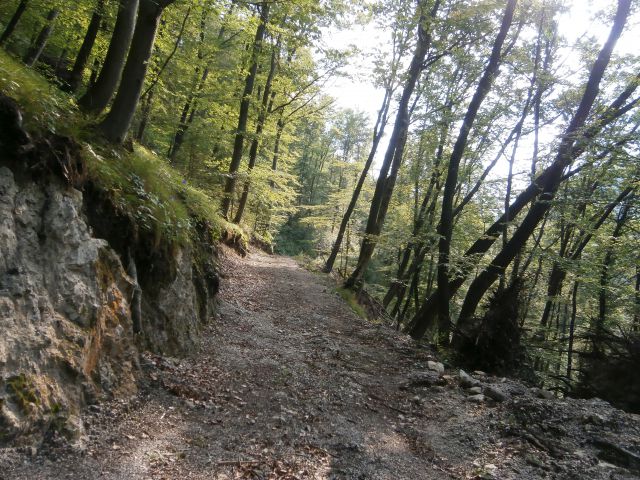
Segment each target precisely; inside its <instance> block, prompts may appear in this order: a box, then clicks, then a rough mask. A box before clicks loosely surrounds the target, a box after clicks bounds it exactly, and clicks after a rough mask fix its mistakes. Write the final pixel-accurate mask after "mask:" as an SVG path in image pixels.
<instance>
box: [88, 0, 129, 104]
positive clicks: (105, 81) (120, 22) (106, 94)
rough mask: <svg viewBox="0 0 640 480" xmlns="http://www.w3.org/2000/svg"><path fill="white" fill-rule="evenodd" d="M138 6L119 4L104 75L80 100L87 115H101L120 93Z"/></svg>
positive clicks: (104, 62)
mask: <svg viewBox="0 0 640 480" xmlns="http://www.w3.org/2000/svg"><path fill="white" fill-rule="evenodd" d="M138 2H139V0H120V2H119V3H118V15H117V17H116V23H115V25H114V27H113V34H112V35H111V41H110V42H109V48H108V49H107V55H106V56H105V58H104V61H103V62H102V69H101V70H100V75H98V79H97V80H96V82H95V83H94V84H92V85H91V86H90V87H89V89H88V90H87V91H86V93H85V94H84V95H83V96H82V97H81V98H80V99H79V100H78V105H80V108H82V110H84V111H85V112H88V113H91V114H93V115H98V114H100V113H101V112H102V111H103V110H104V109H105V108H106V107H107V105H108V103H109V101H110V100H111V97H113V94H114V93H115V91H116V88H117V86H118V82H119V81H120V77H121V74H122V69H123V67H124V63H125V59H126V57H127V51H128V50H129V46H130V45H131V39H132V37H133V30H134V26H135V24H136V13H137V11H138Z"/></svg>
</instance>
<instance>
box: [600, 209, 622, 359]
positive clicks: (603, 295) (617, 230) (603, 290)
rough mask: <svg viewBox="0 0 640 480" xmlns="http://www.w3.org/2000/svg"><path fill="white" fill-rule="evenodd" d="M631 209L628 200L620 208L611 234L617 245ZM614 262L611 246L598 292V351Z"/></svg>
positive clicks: (602, 271)
mask: <svg viewBox="0 0 640 480" xmlns="http://www.w3.org/2000/svg"><path fill="white" fill-rule="evenodd" d="M630 208H631V203H630V201H629V200H627V201H625V203H624V204H623V205H622V207H621V208H620V212H618V217H617V218H616V226H615V227H614V229H613V233H612V234H611V240H612V241H613V243H615V241H616V240H617V239H618V238H620V235H621V234H622V229H623V227H624V224H625V222H626V220H627V217H628V215H629V210H630ZM613 260H614V256H613V245H610V246H609V247H608V248H607V253H606V254H605V256H604V261H603V262H602V269H601V271H600V289H599V291H598V319H597V321H596V328H595V332H594V339H593V344H594V348H595V349H596V350H597V349H599V345H600V344H601V343H602V333H603V331H604V328H605V324H606V321H607V287H608V286H609V278H610V269H611V267H612V266H613Z"/></svg>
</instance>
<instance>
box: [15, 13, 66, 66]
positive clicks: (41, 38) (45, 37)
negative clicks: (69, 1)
mask: <svg viewBox="0 0 640 480" xmlns="http://www.w3.org/2000/svg"><path fill="white" fill-rule="evenodd" d="M59 14H60V10H58V9H57V8H54V9H52V10H49V13H48V14H47V23H46V24H45V26H44V27H42V30H40V33H39V34H38V38H36V41H35V43H34V44H33V45H32V46H31V47H29V50H27V54H26V55H25V57H24V63H25V64H26V65H27V67H33V66H34V65H35V64H36V63H37V62H38V59H39V58H40V55H42V51H43V50H44V47H45V46H46V45H47V42H48V41H49V37H50V36H51V31H52V30H53V22H55V20H56V18H58V15H59Z"/></svg>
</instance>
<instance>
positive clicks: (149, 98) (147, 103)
mask: <svg viewBox="0 0 640 480" xmlns="http://www.w3.org/2000/svg"><path fill="white" fill-rule="evenodd" d="M154 92H155V90H150V91H149V93H147V94H146V95H145V97H144V99H143V101H142V111H141V112H140V125H138V131H137V132H136V141H138V142H142V140H143V139H144V132H145V130H146V129H147V125H148V124H149V117H151V106H152V104H153V94H154Z"/></svg>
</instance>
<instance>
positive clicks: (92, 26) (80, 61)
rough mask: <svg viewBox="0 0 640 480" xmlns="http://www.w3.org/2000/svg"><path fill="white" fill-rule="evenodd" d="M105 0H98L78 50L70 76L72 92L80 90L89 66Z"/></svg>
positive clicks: (70, 89)
mask: <svg viewBox="0 0 640 480" xmlns="http://www.w3.org/2000/svg"><path fill="white" fill-rule="evenodd" d="M104 1H105V0H98V2H97V4H96V9H95V10H94V12H93V15H92V16H91V21H90V22H89V27H87V33H86V34H85V36H84V40H83V41H82V45H81V46H80V50H78V55H77V56H76V61H75V63H74V64H73V68H72V69H71V75H70V77H69V91H70V92H75V91H76V90H78V88H79V87H80V84H81V83H82V75H83V73H84V70H85V68H86V67H87V62H88V61H89V56H90V55H91V51H92V50H93V45H94V44H95V42H96V38H97V36H98V31H99V30H100V23H101V22H102V17H103V15H104Z"/></svg>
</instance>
